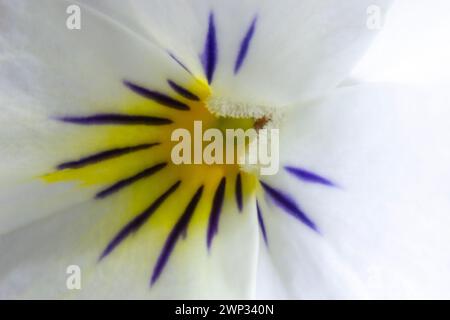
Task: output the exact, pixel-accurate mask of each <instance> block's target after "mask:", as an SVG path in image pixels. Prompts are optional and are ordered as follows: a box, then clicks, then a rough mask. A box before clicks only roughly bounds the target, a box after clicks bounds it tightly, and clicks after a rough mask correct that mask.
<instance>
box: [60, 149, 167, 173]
mask: <svg viewBox="0 0 450 320" xmlns="http://www.w3.org/2000/svg"><path fill="white" fill-rule="evenodd" d="M157 145H159V143H146V144H140V145H137V146H132V147H124V148H116V149H110V150H106V151H102V152H99V153H96V154H93V155H90V156H87V157H83V158H80V159H79V160H74V161H68V162H64V163H61V164H60V165H58V166H57V169H58V170H63V169H79V168H83V167H85V166H89V165H92V164H96V163H99V162H102V161H105V160H110V159H113V158H117V157H120V156H123V155H126V154H129V153H132V152H137V151H141V150H145V149H149V148H151V147H154V146H157Z"/></svg>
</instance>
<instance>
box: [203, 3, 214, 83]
mask: <svg viewBox="0 0 450 320" xmlns="http://www.w3.org/2000/svg"><path fill="white" fill-rule="evenodd" d="M200 58H201V61H202V65H203V69H204V71H205V73H206V78H207V79H208V83H211V82H212V79H213V75H214V71H215V69H216V64H217V39H216V26H215V24H214V14H213V13H212V12H211V13H210V14H209V22H208V33H207V35H206V40H205V46H204V49H203V53H202V54H201V56H200Z"/></svg>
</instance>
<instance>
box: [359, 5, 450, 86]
mask: <svg viewBox="0 0 450 320" xmlns="http://www.w3.org/2000/svg"><path fill="white" fill-rule="evenodd" d="M353 77H354V78H357V79H361V80H365V81H383V82H386V81H387V82H395V83H408V84H421V85H423V84H425V85H446V84H450V0H394V4H393V6H392V7H391V10H390V11H389V13H388V14H387V16H386V17H385V24H384V26H383V28H382V30H381V32H380V34H379V36H378V38H377V39H376V41H375V42H374V44H373V46H372V47H371V48H370V50H369V51H368V53H367V54H366V56H365V57H364V58H363V59H362V60H361V61H360V63H359V64H358V65H357V66H356V68H355V69H354V70H353Z"/></svg>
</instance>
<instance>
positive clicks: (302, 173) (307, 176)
mask: <svg viewBox="0 0 450 320" xmlns="http://www.w3.org/2000/svg"><path fill="white" fill-rule="evenodd" d="M284 169H285V170H286V171H287V172H289V173H290V174H292V175H294V176H295V177H297V178H298V179H300V180H302V181H305V182H309V183H318V184H322V185H325V186H328V187H336V185H335V184H334V183H333V182H331V181H330V180H328V179H326V178H324V177H321V176H319V175H317V174H315V173H313V172H311V171H307V170H305V169H301V168H298V167H291V166H286V167H284Z"/></svg>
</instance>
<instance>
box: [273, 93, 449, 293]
mask: <svg viewBox="0 0 450 320" xmlns="http://www.w3.org/2000/svg"><path fill="white" fill-rule="evenodd" d="M446 101H448V93H447V94H446V93H442V92H437V93H434V92H433V93H431V94H430V93H427V92H421V91H420V90H418V89H415V88H409V89H403V90H396V89H394V88H389V87H385V86H373V87H371V86H367V87H364V86H362V87H347V88H342V89H340V90H338V92H337V93H336V94H334V95H333V96H331V97H329V98H328V99H326V100H323V101H317V102H316V103H314V104H311V105H310V106H305V107H303V108H301V109H299V110H298V111H297V112H296V113H295V114H290V116H289V117H287V121H286V127H283V128H282V129H281V131H280V134H281V135H282V136H284V138H285V139H284V140H281V141H282V148H281V152H280V154H281V155H282V156H285V157H284V159H283V164H284V165H286V164H288V165H291V166H297V167H300V168H303V169H307V170H310V171H312V172H315V173H317V174H319V175H322V176H324V177H326V178H328V179H330V180H331V181H333V182H335V183H336V184H337V185H338V187H335V188H333V187H331V188H330V187H327V186H324V185H320V184H311V183H306V182H304V181H303V182H302V181H299V180H298V179H296V178H295V177H293V176H292V175H288V174H287V173H286V172H284V171H283V172H281V173H280V175H278V176H276V177H271V178H268V179H266V181H268V183H271V184H272V185H273V186H274V187H276V188H279V189H280V190H283V192H285V193H287V194H290V195H291V196H293V197H295V200H296V202H297V204H298V205H300V207H301V208H302V209H303V210H304V211H305V212H306V214H308V215H309V217H310V218H311V219H312V220H313V221H314V222H315V223H316V225H317V226H318V228H319V230H320V234H317V233H315V232H313V231H312V230H311V229H309V228H308V227H306V226H305V225H303V224H302V223H301V222H298V221H296V220H295V219H294V218H292V217H291V216H286V213H285V212H283V211H282V210H280V209H279V208H277V207H276V206H274V205H270V208H272V210H273V212H270V210H268V209H266V211H267V212H265V217H266V219H267V220H268V222H267V233H268V238H269V249H268V250H269V253H270V255H271V257H272V263H273V265H274V266H275V267H276V269H278V270H279V272H280V278H281V282H282V283H283V284H284V285H285V287H286V288H287V292H288V294H289V295H290V296H291V297H307V298H326V297H333V298H347V297H354V298H364V297H375V298H436V297H438V298H443V297H448V296H450V292H449V290H448V288H449V283H450V279H449V277H448V275H447V271H446V270H448V268H449V266H450V256H449V254H448V252H449V239H448V228H449V227H450V217H449V215H448V212H449V210H450V198H449V196H448V195H449V194H450V185H449V184H448V181H449V178H450V167H449V165H448V163H450V150H449V148H448V140H449V138H450V128H449V126H448V123H449V120H450V112H449V110H448V108H447V106H446ZM294 136H295V139H293V137H294ZM294 223H295V224H297V228H294V227H293V224H294ZM281 248H283V250H282V249H281ZM289 261H291V262H289ZM266 270H267V267H266ZM266 272H267V271H266ZM294 280H295V281H294Z"/></svg>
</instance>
